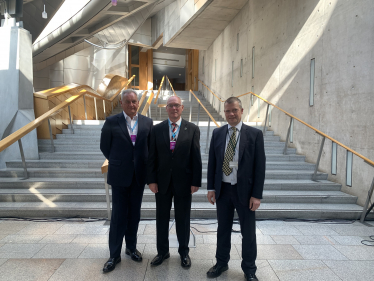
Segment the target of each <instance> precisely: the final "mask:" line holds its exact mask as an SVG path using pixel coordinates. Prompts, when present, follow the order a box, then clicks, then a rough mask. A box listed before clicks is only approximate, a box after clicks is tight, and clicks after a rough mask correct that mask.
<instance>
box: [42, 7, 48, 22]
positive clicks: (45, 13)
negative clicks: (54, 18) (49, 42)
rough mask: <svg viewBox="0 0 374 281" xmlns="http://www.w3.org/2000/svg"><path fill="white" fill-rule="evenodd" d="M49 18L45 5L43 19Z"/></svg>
mask: <svg viewBox="0 0 374 281" xmlns="http://www.w3.org/2000/svg"><path fill="white" fill-rule="evenodd" d="M47 17H48V16H47V12H46V11H45V5H44V12H43V13H42V18H43V19H46V18H47Z"/></svg>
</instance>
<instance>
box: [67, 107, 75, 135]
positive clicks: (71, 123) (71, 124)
mask: <svg viewBox="0 0 374 281" xmlns="http://www.w3.org/2000/svg"><path fill="white" fill-rule="evenodd" d="M68 110H69V119H70V126H71V127H70V129H71V133H72V134H74V128H73V120H72V119H71V111H70V105H68Z"/></svg>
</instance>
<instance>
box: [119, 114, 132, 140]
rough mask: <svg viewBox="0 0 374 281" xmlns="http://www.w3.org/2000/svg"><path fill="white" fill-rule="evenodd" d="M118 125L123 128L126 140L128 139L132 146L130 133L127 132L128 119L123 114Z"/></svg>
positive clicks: (120, 115)
mask: <svg viewBox="0 0 374 281" xmlns="http://www.w3.org/2000/svg"><path fill="white" fill-rule="evenodd" d="M118 124H119V126H120V127H121V129H122V131H123V133H124V134H125V139H127V140H128V141H129V142H130V143H131V144H132V142H131V138H130V135H129V131H128V130H127V125H126V119H125V116H124V115H123V112H121V113H120V114H118Z"/></svg>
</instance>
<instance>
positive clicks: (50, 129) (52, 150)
mask: <svg viewBox="0 0 374 281" xmlns="http://www.w3.org/2000/svg"><path fill="white" fill-rule="evenodd" d="M48 128H49V137H50V138H51V152H52V153H53V152H55V146H54V144H53V135H52V127H51V122H50V121H49V118H48Z"/></svg>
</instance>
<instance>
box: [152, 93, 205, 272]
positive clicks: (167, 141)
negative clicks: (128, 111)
mask: <svg viewBox="0 0 374 281" xmlns="http://www.w3.org/2000/svg"><path fill="white" fill-rule="evenodd" d="M183 109H184V107H183V105H182V101H181V99H180V98H179V97H177V96H173V97H171V98H169V99H168V101H167V105H166V111H167V113H168V116H169V118H168V119H167V120H165V121H163V122H162V123H160V124H158V125H155V126H154V127H153V131H152V133H151V141H150V148H149V158H148V166H147V168H148V171H147V173H148V179H147V182H148V185H149V188H150V189H151V190H152V192H153V193H155V194H156V227H157V256H156V257H155V258H154V259H153V260H152V262H151V265H152V266H158V265H160V264H162V262H163V261H164V260H165V259H167V258H169V257H170V254H169V221H170V210H171V204H172V198H173V197H174V215H175V222H176V231H177V238H178V242H179V249H178V252H179V255H180V257H181V266H182V267H184V268H189V267H191V259H190V257H189V255H188V253H189V248H188V243H189V240H190V212H191V200H192V194H193V193H195V192H196V191H198V190H199V187H200V186H201V171H202V165H201V154H200V130H199V127H197V126H196V125H194V124H193V123H190V122H187V121H186V120H183V119H182V118H181V115H182V112H183Z"/></svg>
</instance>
